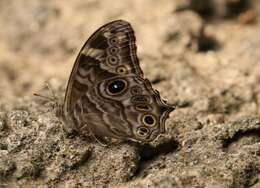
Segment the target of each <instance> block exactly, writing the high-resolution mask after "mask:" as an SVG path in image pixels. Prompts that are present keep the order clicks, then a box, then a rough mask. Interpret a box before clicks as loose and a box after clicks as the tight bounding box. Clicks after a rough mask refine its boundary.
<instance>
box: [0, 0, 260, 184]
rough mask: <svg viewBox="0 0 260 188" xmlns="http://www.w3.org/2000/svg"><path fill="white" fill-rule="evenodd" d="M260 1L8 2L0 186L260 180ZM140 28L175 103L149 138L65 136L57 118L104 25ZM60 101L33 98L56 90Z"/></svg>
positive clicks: (161, 85) (3, 7)
mask: <svg viewBox="0 0 260 188" xmlns="http://www.w3.org/2000/svg"><path fill="white" fill-rule="evenodd" d="M259 12H260V2H259V1H258V0H251V1H250V0H248V1H245V0H220V1H218V0H211V1H204V0H180V1H173V0H162V1H150V0H149V1H148V0H143V1H139V0H131V1H130V0H129V1H116V2H113V3H111V1H108V0H104V1H101V0H88V1H81V0H74V1H66V2H65V1H58V0H46V1H34V0H20V1H15V0H1V1H0V25H1V30H0V40H1V43H0V56H1V58H0V80H1V82H0V187H19V186H20V187H64V186H66V187H106V186H108V185H109V186H110V187H210V188H211V187H214V188H215V187H254V188H257V187H260V84H259V83H260V74H259V72H260V53H259V52H260V35H259V32H260V23H259V19H260V17H259V16H260V14H259ZM115 19H125V20H128V21H129V22H131V23H132V26H133V27H134V29H135V32H136V37H137V45H138V56H139V57H140V59H141V67H142V68H143V71H144V73H145V75H146V77H147V78H149V79H150V80H151V81H152V83H153V85H154V87H155V88H156V89H158V90H159V91H160V93H161V94H162V96H163V97H165V98H167V99H168V102H169V103H171V104H174V105H176V106H177V109H176V110H175V111H174V112H173V113H171V116H170V118H169V119H168V121H167V134H165V135H161V136H160V137H159V138H158V139H157V140H155V141H154V142H152V143H150V144H146V145H142V144H141V145H140V144H139V145H138V144H133V143H128V142H126V143H119V144H115V145H111V146H109V147H103V146H101V145H100V144H98V143H96V142H95V141H91V140H89V139H88V138H85V137H83V136H76V137H73V138H70V137H68V136H67V135H66V134H65V133H64V131H63V129H62V122H61V121H60V119H59V118H58V117H57V116H56V112H57V108H58V107H57V104H60V103H61V101H62V100H63V96H64V92H65V88H66V82H67V79H68V76H69V73H70V71H71V68H72V66H73V62H74V59H75V57H76V55H77V53H78V51H79V49H80V48H81V45H82V44H83V43H84V42H85V40H86V39H87V37H88V36H89V35H90V34H91V33H92V32H93V31H94V30H95V29H97V28H98V27H100V26H101V25H102V24H104V23H106V22H108V21H111V20H115ZM45 82H48V83H49V85H50V86H51V88H52V90H54V94H55V95H56V96H58V98H59V100H58V101H57V100H44V99H42V98H40V97H34V96H32V93H34V92H38V93H40V94H41V95H44V96H50V98H52V97H53V96H52V94H51V92H50V89H48V88H46V87H45Z"/></svg>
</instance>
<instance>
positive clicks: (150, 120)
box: [142, 115, 156, 127]
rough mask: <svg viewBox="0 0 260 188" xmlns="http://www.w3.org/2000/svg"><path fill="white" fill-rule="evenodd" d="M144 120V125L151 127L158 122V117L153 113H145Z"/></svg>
mask: <svg viewBox="0 0 260 188" xmlns="http://www.w3.org/2000/svg"><path fill="white" fill-rule="evenodd" d="M142 121H143V124H144V125H146V126H150V127H151V126H154V125H155V124H156V118H155V117H154V116H153V115H144V116H143V118H142Z"/></svg>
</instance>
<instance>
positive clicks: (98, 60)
mask: <svg viewBox="0 0 260 188" xmlns="http://www.w3.org/2000/svg"><path fill="white" fill-rule="evenodd" d="M127 74H136V75H138V76H140V77H143V73H142V70H141V69H140V66H139V61H138V58H137V56H136V45H135V36H134V31H133V29H132V27H131V25H130V24H129V23H128V22H126V21H123V20H117V21H113V22H110V23H108V24H106V25H104V26H102V27H101V28H100V29H98V30H97V31H96V32H95V33H94V34H93V35H92V36H91V37H90V38H89V39H88V40H87V42H86V43H85V44H84V46H83V47H82V49H81V50H80V53H79V55H78V57H77V59H76V62H75V64H74V66H73V69H72V72H71V75H70V78H69V81H68V86H67V89H66V95H65V101H64V115H65V116H66V117H65V118H67V119H69V121H73V122H74V123H75V121H74V120H71V118H72V119H73V117H71V116H73V113H74V112H73V111H74V110H75V105H76V102H77V101H78V100H79V99H80V98H81V97H82V96H83V95H85V94H86V93H88V92H89V90H90V88H92V87H93V86H94V83H95V82H99V81H101V80H102V79H104V77H110V76H114V75H127ZM70 123H72V122H70Z"/></svg>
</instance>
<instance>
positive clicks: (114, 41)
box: [107, 37, 128, 75]
mask: <svg viewBox="0 0 260 188" xmlns="http://www.w3.org/2000/svg"><path fill="white" fill-rule="evenodd" d="M108 43H109V46H110V47H109V48H108V49H107V54H109V55H108V57H107V63H108V64H110V65H112V66H117V65H118V64H119V63H120V58H119V57H118V56H117V54H119V52H120V49H119V48H117V47H116V45H118V43H119V40H118V38H117V37H112V38H110V39H109V40H108ZM116 72H117V73H118V74H120V75H125V74H127V73H128V70H127V67H126V66H124V65H120V66H118V67H117V68H116Z"/></svg>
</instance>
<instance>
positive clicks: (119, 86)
mask: <svg viewBox="0 0 260 188" xmlns="http://www.w3.org/2000/svg"><path fill="white" fill-rule="evenodd" d="M126 88H127V81H125V80H123V79H118V80H113V81H111V82H110V83H109V84H108V86H107V92H108V93H109V94H110V95H119V94H121V93H122V92H123V91H125V90H126Z"/></svg>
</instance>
